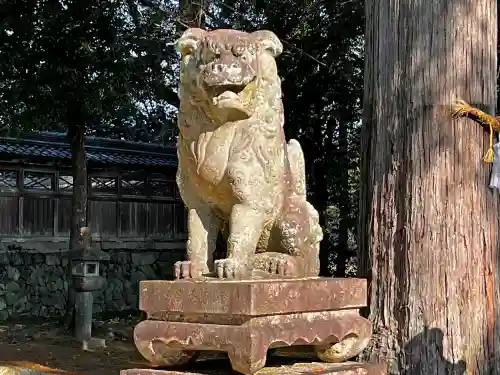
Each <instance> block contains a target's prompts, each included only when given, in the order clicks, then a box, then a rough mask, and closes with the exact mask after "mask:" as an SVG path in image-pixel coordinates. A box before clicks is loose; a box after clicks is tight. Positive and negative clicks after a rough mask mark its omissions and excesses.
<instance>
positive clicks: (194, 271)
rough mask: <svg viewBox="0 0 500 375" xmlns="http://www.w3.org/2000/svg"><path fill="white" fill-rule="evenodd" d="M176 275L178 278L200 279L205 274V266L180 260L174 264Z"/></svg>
mask: <svg viewBox="0 0 500 375" xmlns="http://www.w3.org/2000/svg"><path fill="white" fill-rule="evenodd" d="M174 276H175V278H176V279H177V280H178V279H199V278H201V277H202V276H203V268H202V267H196V265H195V264H194V263H193V262H191V261H189V260H186V261H179V262H175V264H174Z"/></svg>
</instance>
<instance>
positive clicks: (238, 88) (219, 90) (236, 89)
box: [212, 85, 247, 96]
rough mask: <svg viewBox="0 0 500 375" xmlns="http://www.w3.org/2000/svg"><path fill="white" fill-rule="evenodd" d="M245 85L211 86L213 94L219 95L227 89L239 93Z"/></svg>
mask: <svg viewBox="0 0 500 375" xmlns="http://www.w3.org/2000/svg"><path fill="white" fill-rule="evenodd" d="M246 86H247V85H221V86H215V87H212V89H213V93H214V96H219V95H221V94H223V93H225V92H227V91H230V92H234V93H235V94H239V93H240V92H242V91H243V90H244V89H245V87H246Z"/></svg>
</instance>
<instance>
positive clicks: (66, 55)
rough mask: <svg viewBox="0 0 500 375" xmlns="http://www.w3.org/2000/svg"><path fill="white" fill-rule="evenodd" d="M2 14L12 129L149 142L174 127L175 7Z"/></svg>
mask: <svg viewBox="0 0 500 375" xmlns="http://www.w3.org/2000/svg"><path fill="white" fill-rule="evenodd" d="M1 14H2V26H1V28H2V29H1V30H0V50H1V51H2V58H1V59H0V64H1V66H0V116H1V117H2V124H3V125H4V126H6V127H11V128H25V129H26V128H27V129H51V130H55V129H57V130H65V129H66V128H67V127H69V126H86V127H88V129H89V131H90V132H91V133H94V134H98V135H106V136H115V137H116V136H118V137H127V138H134V137H136V136H138V135H139V136H140V137H143V138H146V139H147V138H151V134H152V133H154V132H158V130H159V128H160V129H161V127H162V125H164V124H165V123H171V122H172V118H173V114H172V108H171V106H170V104H175V103H176V99H177V98H176V94H175V92H174V91H173V90H172V86H173V85H175V79H174V77H175V76H174V72H173V70H172V66H173V64H174V63H175V61H176V56H175V53H174V50H173V48H172V46H171V45H170V46H169V45H168V44H167V42H171V41H172V40H173V39H174V38H175V35H174V33H175V25H174V22H173V21H172V17H173V16H174V15H175V8H174V7H173V5H168V4H167V5H166V4H165V3H163V2H159V1H158V2H155V1H154V0H153V1H149V2H148V4H147V5H146V4H142V3H140V2H136V1H135V0H128V1H125V0H116V1H78V0H61V1H53V0H26V1H21V2H18V1H5V2H3V3H2V11H1ZM167 125H168V124H167Z"/></svg>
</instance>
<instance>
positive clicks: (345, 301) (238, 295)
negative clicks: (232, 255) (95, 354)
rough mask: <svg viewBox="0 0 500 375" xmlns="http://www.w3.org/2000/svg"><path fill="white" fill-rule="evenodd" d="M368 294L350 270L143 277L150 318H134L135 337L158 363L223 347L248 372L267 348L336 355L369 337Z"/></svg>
mask: <svg viewBox="0 0 500 375" xmlns="http://www.w3.org/2000/svg"><path fill="white" fill-rule="evenodd" d="M366 299H367V296H366V280H362V279H354V278H353V279H331V278H309V279H269V280H248V281H229V280H219V279H207V280H203V281H192V280H176V281H161V280H155V281H142V282H141V283H140V301H139V308H140V309H141V310H142V311H145V312H146V313H147V315H148V319H147V320H145V321H142V322H141V323H139V324H138V325H137V326H136V328H135V330H134V340H135V344H136V346H137V349H138V350H139V352H140V353H141V354H142V355H143V356H144V358H146V359H147V360H148V361H149V362H150V363H151V365H153V366H161V367H164V366H178V365H183V364H188V363H189V362H192V361H194V360H195V359H196V357H197V355H198V353H199V352H200V351H222V352H226V353H227V354H228V356H229V360H230V362H231V366H232V368H233V369H234V370H235V371H237V372H239V373H242V374H245V375H250V374H255V373H256V372H257V371H259V370H260V369H262V368H263V367H264V366H265V364H266V355H267V351H268V349H271V348H280V347H288V346H294V345H301V346H303V345H307V346H312V347H313V348H314V350H315V352H316V354H317V356H318V358H319V359H320V360H322V361H324V362H329V363H341V362H345V361H347V360H349V359H350V358H353V357H354V356H356V355H357V354H358V353H360V352H361V351H362V350H363V349H364V348H365V346H366V345H367V344H368V341H369V340H370V337H371V329H372V327H371V324H370V322H369V321H368V320H367V319H365V318H363V317H361V316H360V315H359V308H361V307H364V306H365V304H366ZM367 368H368V367H367ZM127 371H135V372H131V373H130V374H128V372H127V374H128V375H132V374H139V373H138V372H137V371H139V372H140V373H141V374H142V372H141V371H145V370H127ZM366 371H368V370H366ZM366 371H365V373H366V374H370V373H373V374H381V373H383V372H380V367H377V370H376V371H375V370H374V371H375V372H373V371H368V372H366ZM337 372H338V371H337ZM303 373H304V372H303ZM332 373H334V372H332ZM361 373H362V372H361ZM304 374H305V373H304Z"/></svg>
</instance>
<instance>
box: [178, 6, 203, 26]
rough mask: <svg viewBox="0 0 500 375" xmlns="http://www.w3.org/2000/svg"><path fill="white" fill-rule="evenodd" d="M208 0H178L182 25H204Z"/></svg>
mask: <svg viewBox="0 0 500 375" xmlns="http://www.w3.org/2000/svg"><path fill="white" fill-rule="evenodd" d="M207 7H208V0H197V1H195V0H179V10H180V19H181V23H182V24H183V26H184V27H200V28H203V27H204V26H205V10H206V9H207Z"/></svg>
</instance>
